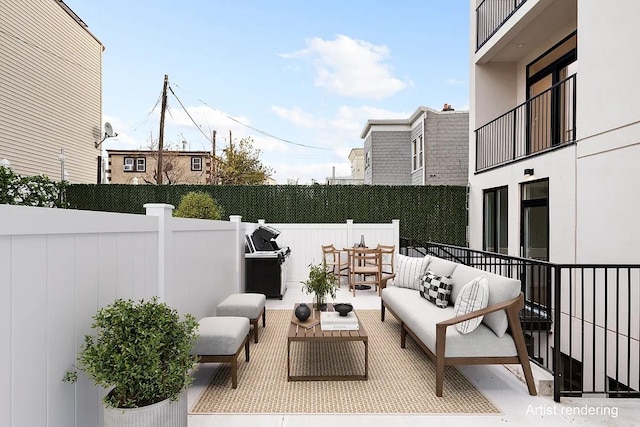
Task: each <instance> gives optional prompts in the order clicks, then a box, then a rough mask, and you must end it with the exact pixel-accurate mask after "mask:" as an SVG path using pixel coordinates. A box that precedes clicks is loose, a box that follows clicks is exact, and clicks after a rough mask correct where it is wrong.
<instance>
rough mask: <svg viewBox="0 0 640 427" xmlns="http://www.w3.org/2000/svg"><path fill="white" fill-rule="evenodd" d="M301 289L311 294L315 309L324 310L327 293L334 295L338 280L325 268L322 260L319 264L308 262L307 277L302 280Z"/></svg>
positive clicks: (332, 296)
mask: <svg viewBox="0 0 640 427" xmlns="http://www.w3.org/2000/svg"><path fill="white" fill-rule="evenodd" d="M302 285H303V288H302V289H303V290H304V291H305V292H306V293H307V294H313V302H314V304H315V307H316V309H317V310H324V308H325V307H326V304H325V299H326V296H327V295H330V296H331V298H335V297H336V288H337V287H338V281H337V280H336V277H335V276H334V274H333V272H332V271H328V270H327V266H326V264H325V263H324V262H322V263H321V264H309V278H308V279H307V280H306V281H304V282H302Z"/></svg>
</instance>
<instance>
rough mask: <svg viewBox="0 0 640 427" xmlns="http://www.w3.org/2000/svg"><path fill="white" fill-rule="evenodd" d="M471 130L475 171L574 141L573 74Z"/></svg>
mask: <svg viewBox="0 0 640 427" xmlns="http://www.w3.org/2000/svg"><path fill="white" fill-rule="evenodd" d="M475 134H476V172H481V171H485V170H489V169H491V168H494V167H497V166H501V165H505V164H508V163H511V162H513V161H516V160H519V159H523V158H526V157H530V156H533V155H537V154H541V153H544V152H547V151H550V150H554V149H556V148H560V147H564V146H567V145H569V144H572V143H574V142H575V140H576V75H575V74H573V75H571V76H569V77H568V78H566V79H564V80H562V81H560V82H558V83H556V84H555V85H553V86H552V87H550V88H549V89H547V90H545V91H544V92H542V93H540V94H538V95H536V96H534V97H532V98H530V99H528V100H527V101H525V102H523V103H522V104H520V105H518V106H517V107H516V108H514V109H513V110H511V111H508V112H506V113H504V114H503V115H501V116H500V117H498V118H497V119H495V120H493V121H491V122H489V123H487V124H486V125H484V126H482V127H480V128H479V129H477V130H476V131H475Z"/></svg>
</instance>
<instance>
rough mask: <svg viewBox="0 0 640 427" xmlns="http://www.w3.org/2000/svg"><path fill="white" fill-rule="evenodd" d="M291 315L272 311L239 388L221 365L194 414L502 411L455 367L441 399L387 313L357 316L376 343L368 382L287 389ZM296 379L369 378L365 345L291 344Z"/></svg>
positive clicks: (296, 384) (424, 361) (300, 384)
mask: <svg viewBox="0 0 640 427" xmlns="http://www.w3.org/2000/svg"><path fill="white" fill-rule="evenodd" d="M291 314H292V312H291V311H290V310H267V326H266V328H262V327H260V331H259V334H260V335H259V338H260V342H259V343H258V344H255V343H253V341H252V342H251V350H250V351H251V360H250V361H249V362H248V363H247V362H245V361H244V352H243V353H242V355H241V356H240V357H239V358H238V360H239V365H238V388H237V389H235V390H234V389H232V388H231V372H230V367H229V366H228V365H227V364H220V365H218V367H217V368H216V370H215V373H214V375H213V377H212V379H211V382H210V384H209V385H208V386H207V388H206V390H205V391H204V392H203V393H202V395H201V396H200V398H199V399H198V401H197V402H196V403H195V405H194V406H193V407H192V409H191V411H190V413H193V414H196V413H200V414H202V413H215V414H223V413H234V414H240V413H243V414H273V413H289V414H292V413H318V414H327V413H333V414H336V413H340V414H355V413H363V414H376V413H378V414H392V413H396V414H442V413H460V414H463V413H499V412H500V411H499V410H498V409H497V408H496V407H495V406H494V405H493V404H492V403H491V402H490V401H489V400H488V399H487V398H486V397H485V396H484V395H483V394H482V393H480V392H479V391H478V390H477V389H476V388H475V387H473V385H472V384H471V383H470V382H469V381H468V380H467V379H466V378H465V377H464V376H463V375H462V374H461V373H460V372H458V370H457V369H455V368H453V367H447V368H446V370H445V378H444V393H443V397H436V395H435V383H436V374H435V364H434V363H433V362H431V360H430V359H429V358H428V357H427V355H425V354H424V353H423V352H422V351H421V350H420V349H419V348H418V347H417V345H415V343H414V342H413V340H412V339H411V338H407V345H406V348H404V349H402V348H400V324H399V323H398V321H397V320H396V319H395V318H394V317H393V316H392V315H389V314H388V313H387V316H386V319H385V321H384V322H381V321H380V311H379V310H357V314H358V317H359V318H360V321H361V323H362V324H363V326H364V328H365V330H366V331H367V334H368V335H369V379H368V381H291V382H288V381H287V331H288V329H289V324H290V321H291ZM291 363H292V372H291V373H292V374H293V375H319V374H334V375H344V374H364V344H363V343H362V342H343V343H300V342H294V343H292V344H291Z"/></svg>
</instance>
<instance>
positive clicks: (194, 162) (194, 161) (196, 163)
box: [191, 157, 202, 171]
mask: <svg viewBox="0 0 640 427" xmlns="http://www.w3.org/2000/svg"><path fill="white" fill-rule="evenodd" d="M191 170H192V171H201V170H202V157H192V158H191Z"/></svg>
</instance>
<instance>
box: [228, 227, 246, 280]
mask: <svg viewBox="0 0 640 427" xmlns="http://www.w3.org/2000/svg"><path fill="white" fill-rule="evenodd" d="M229 221H230V222H233V223H234V224H235V226H236V256H235V257H234V258H235V264H236V265H235V271H236V274H235V275H234V277H235V278H236V279H235V280H236V283H235V285H234V287H235V293H242V292H244V244H245V236H244V235H245V233H244V228H243V227H242V215H229Z"/></svg>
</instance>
